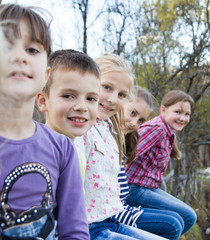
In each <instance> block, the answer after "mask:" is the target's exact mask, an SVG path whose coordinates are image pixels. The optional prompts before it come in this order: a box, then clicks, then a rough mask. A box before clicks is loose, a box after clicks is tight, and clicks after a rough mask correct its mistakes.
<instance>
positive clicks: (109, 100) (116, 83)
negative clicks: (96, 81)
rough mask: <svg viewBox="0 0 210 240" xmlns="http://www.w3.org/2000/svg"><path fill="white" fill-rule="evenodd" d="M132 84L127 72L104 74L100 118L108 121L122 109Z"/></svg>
mask: <svg viewBox="0 0 210 240" xmlns="http://www.w3.org/2000/svg"><path fill="white" fill-rule="evenodd" d="M131 84H132V82H131V80H130V78H129V75H128V74H127V73H125V72H109V73H105V74H102V77H101V87H100V94H99V111H98V118H100V119H102V120H106V119H108V118H110V117H111V116H113V115H114V114H116V113H117V112H119V111H120V110H121V109H122V107H123V104H124V103H125V100H126V97H127V96H128V93H129V91H130V88H131Z"/></svg>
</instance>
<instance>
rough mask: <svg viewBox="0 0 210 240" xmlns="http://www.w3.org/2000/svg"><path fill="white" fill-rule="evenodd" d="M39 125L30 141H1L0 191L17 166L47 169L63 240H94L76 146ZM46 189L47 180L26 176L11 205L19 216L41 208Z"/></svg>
mask: <svg viewBox="0 0 210 240" xmlns="http://www.w3.org/2000/svg"><path fill="white" fill-rule="evenodd" d="M35 123H36V126H37V130H36V132H35V134H34V135H33V136H32V137H30V138H27V139H23V140H10V139H5V138H3V137H0V188H1V189H2V186H3V184H4V180H5V178H6V177H7V175H8V174H9V173H10V172H11V171H12V170H13V169H14V168H16V167H17V166H19V165H22V164H24V163H38V164H41V165H43V166H44V167H45V168H46V169H47V170H48V172H49V174H50V178H51V182H52V199H51V201H52V202H54V203H56V204H57V221H58V233H59V239H78V240H87V239H90V237H89V229H88V225H87V218H86V210H85V203H84V193H83V186H82V178H81V173H80V166H79V160H78V156H77V153H76V150H75V148H74V146H73V143H72V141H71V140H70V139H69V138H67V137H66V136H64V135H62V134H58V133H56V132H54V131H53V130H51V129H50V128H49V127H47V126H45V125H44V124H40V123H37V122H35ZM46 188H47V184H46V180H45V179H44V178H43V177H42V176H41V175H40V174H38V173H30V174H27V175H24V176H22V177H21V178H19V179H18V180H17V182H16V183H15V184H14V185H13V187H12V189H11V191H10V192H9V198H8V202H7V203H8V204H9V206H10V208H11V209H12V210H13V211H15V212H21V211H24V210H27V209H29V208H31V207H33V206H39V205H40V203H41V201H42V197H43V195H44V193H45V192H46Z"/></svg>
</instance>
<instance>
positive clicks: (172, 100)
mask: <svg viewBox="0 0 210 240" xmlns="http://www.w3.org/2000/svg"><path fill="white" fill-rule="evenodd" d="M177 102H189V103H190V106H191V109H192V108H193V106H194V100H193V99H192V97H191V96H190V95H189V94H187V93H186V92H183V91H181V90H171V91H169V92H167V93H166V94H165V95H164V97H163V99H162V101H161V105H163V106H165V107H166V108H167V107H170V106H172V105H174V104H176V103H177ZM171 158H175V159H180V158H181V151H180V149H179V146H178V141H177V138H175V141H174V144H173V148H172V151H171Z"/></svg>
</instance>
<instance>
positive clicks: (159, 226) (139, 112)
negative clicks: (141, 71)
mask: <svg viewBox="0 0 210 240" xmlns="http://www.w3.org/2000/svg"><path fill="white" fill-rule="evenodd" d="M154 107H155V98H154V97H153V96H152V94H151V93H150V92H148V91H147V90H146V89H144V88H142V87H139V86H134V87H133V89H132V92H131V94H130V96H129V98H128V101H126V103H125V104H124V118H125V120H124V133H125V143H126V157H125V158H123V160H122V166H121V171H120V173H119V174H118V181H119V184H120V198H121V200H122V202H123V204H124V211H123V212H121V213H119V214H117V215H116V216H115V217H116V218H117V219H118V220H119V221H120V222H121V223H124V224H128V225H130V226H135V227H138V228H140V229H142V230H146V231H148V232H151V233H154V234H156V235H159V236H162V237H165V238H168V239H170V240H172V239H174V240H175V239H179V237H180V235H181V233H182V230H183V225H184V222H183V220H182V218H181V217H180V216H179V215H178V214H177V213H174V212H172V211H162V210H158V209H148V208H145V209H144V208H142V207H131V206H129V205H127V204H126V197H127V196H128V193H129V191H128V189H129V187H128V182H127V178H126V174H125V168H124V159H125V162H126V164H129V163H131V162H132V161H133V160H134V159H135V156H136V152H137V151H136V148H137V144H138V141H139V138H140V137H139V135H138V132H137V129H138V127H139V126H140V125H141V124H142V123H143V122H145V121H146V120H147V118H149V116H150V115H151V113H152V112H153V111H154Z"/></svg>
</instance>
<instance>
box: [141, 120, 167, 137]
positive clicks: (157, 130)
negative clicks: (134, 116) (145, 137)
mask: <svg viewBox="0 0 210 240" xmlns="http://www.w3.org/2000/svg"><path fill="white" fill-rule="evenodd" d="M138 132H139V134H140V135H142V134H144V133H149V132H151V133H152V134H163V135H164V134H165V126H164V123H163V121H162V119H161V118H160V116H157V117H155V118H152V119H151V120H149V121H147V122H145V123H144V124H142V125H141V126H139V129H138Z"/></svg>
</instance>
